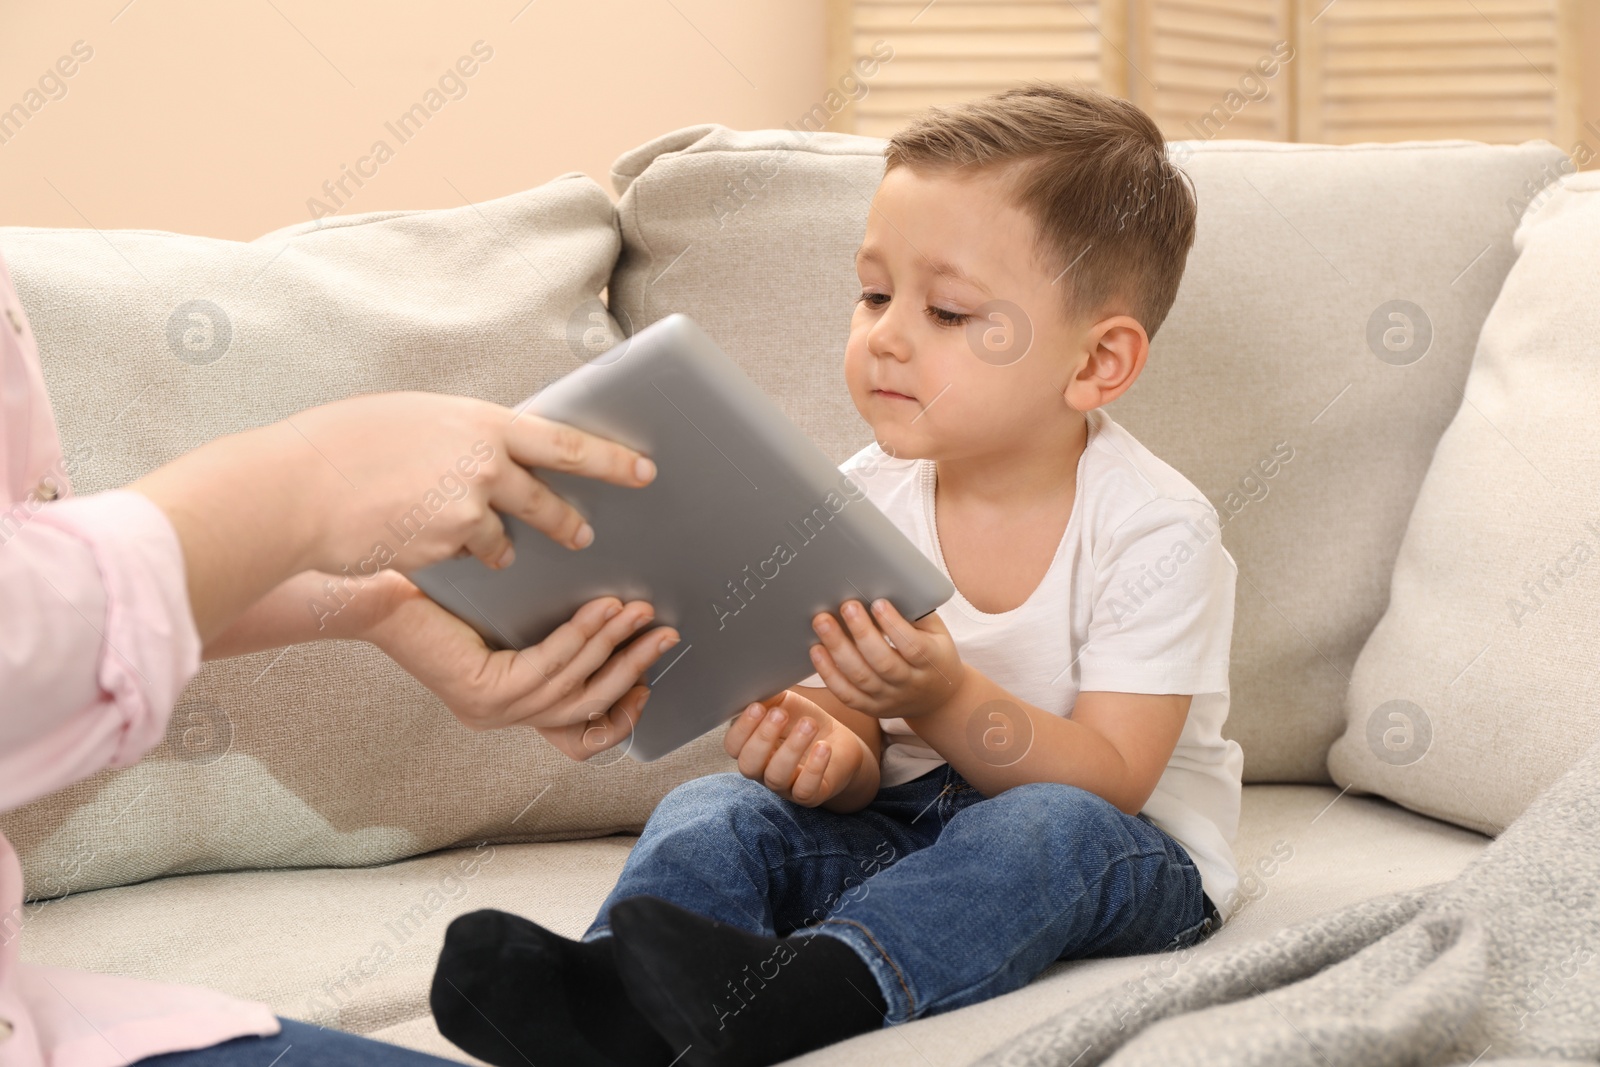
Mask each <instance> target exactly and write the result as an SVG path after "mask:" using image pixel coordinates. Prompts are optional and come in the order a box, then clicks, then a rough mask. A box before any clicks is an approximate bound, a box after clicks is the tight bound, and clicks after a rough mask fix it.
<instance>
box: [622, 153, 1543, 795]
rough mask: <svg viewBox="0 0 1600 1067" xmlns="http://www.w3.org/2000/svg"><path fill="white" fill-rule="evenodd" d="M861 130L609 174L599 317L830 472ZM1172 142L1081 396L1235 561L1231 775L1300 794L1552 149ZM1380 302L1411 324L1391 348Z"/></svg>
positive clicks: (866, 165) (636, 157)
mask: <svg viewBox="0 0 1600 1067" xmlns="http://www.w3.org/2000/svg"><path fill="white" fill-rule="evenodd" d="M883 145H884V142H883V141H882V140H880V139H877V138H868V137H856V136H850V135H845V134H830V133H816V134H801V133H795V132H793V131H786V130H758V131H735V130H730V129H727V128H726V127H723V126H718V125H701V126H692V127H687V128H685V129H681V130H677V131H674V132H672V133H668V134H664V135H663V136H661V137H659V138H656V139H655V140H653V141H650V142H648V143H646V144H644V145H641V146H640V147H638V148H636V149H634V150H633V151H631V152H628V153H626V154H624V155H623V156H621V157H620V158H619V159H618V160H617V161H616V163H615V164H613V167H612V182H613V184H614V185H615V186H616V189H617V192H618V193H619V194H620V197H621V199H620V200H619V202H618V212H619V215H620V221H621V232H622V255H621V258H620V259H619V261H618V264H617V270H616V273H615V275H614V276H613V277H612V280H611V306H612V310H613V312H614V313H615V314H616V315H617V317H618V319H619V321H620V322H621V324H622V325H623V327H624V328H626V329H629V330H630V331H631V330H636V329H638V328H640V327H643V326H646V325H648V324H649V323H651V322H654V321H655V320H657V319H659V318H661V317H663V316H664V315H666V314H668V313H669V312H673V311H682V312H686V313H688V314H689V315H690V316H692V317H693V318H695V319H696V320H697V321H699V322H700V324H701V325H702V326H704V327H705V328H706V329H707V331H708V332H709V333H710V334H711V335H712V336H713V337H715V338H716V339H717V340H718V341H719V342H720V343H721V344H722V345H723V346H724V347H725V348H727V349H728V351H729V352H730V353H731V354H732V355H733V356H734V357H735V358H736V359H738V360H739V361H740V362H741V363H742V365H743V366H744V367H745V369H746V370H747V371H748V372H749V373H750V374H751V376H752V377H753V378H755V380H756V381H757V382H758V383H759V384H760V385H761V386H762V388H764V389H766V390H767V391H768V392H769V393H771V394H772V395H773V396H774V397H776V398H777V400H778V402H779V403H780V404H781V405H782V406H783V407H784V409H785V411H786V412H787V413H788V414H789V416H790V417H791V418H793V419H794V420H795V421H796V422H797V423H799V424H800V425H801V426H802V427H803V428H804V429H805V430H806V432H807V433H809V434H811V436H812V437H813V438H814V439H815V440H817V441H818V442H819V443H820V444H821V446H822V447H823V448H824V449H825V450H826V451H828V452H829V453H830V455H832V456H833V457H834V458H835V460H836V461H839V460H843V459H844V458H845V457H847V456H848V455H850V454H851V453H853V452H854V451H856V450H857V449H859V448H861V447H862V446H863V445H865V444H866V443H867V442H868V441H869V440H870V433H869V430H868V427H867V425H866V423H865V422H863V421H862V420H861V419H860V418H859V416H858V415H857V414H856V412H855V409H854V406H853V405H852V404H851V401H850V398H849V394H848V392H847V391H846V389H845V385H844V379H843V373H842V370H841V366H842V359H843V353H844V343H845V339H846V337H847V336H848V334H849V321H850V314H851V305H852V302H853V300H854V299H855V297H856V296H857V295H858V294H859V292H860V285H859V282H858V280H857V278H856V274H855V269H854V266H853V257H854V254H855V249H856V246H857V245H858V244H859V243H860V240H861V236H862V233H863V229H864V227H865V224H866V218H867V212H868V209H869V206H870V203H871V199H872V194H873V192H874V190H875V189H876V187H877V183H878V181H879V179H880V177H881V175H882V150H883ZM1172 154H1173V157H1174V159H1176V160H1177V161H1179V162H1180V164H1181V165H1182V166H1183V167H1184V168H1185V169H1186V170H1187V171H1188V172H1189V174H1190V175H1191V176H1192V178H1193V181H1194V185H1195V189H1196V196H1197V200H1198V203H1199V222H1198V235H1197V238H1196V242H1195V247H1194V250H1193V251H1192V252H1191V253H1190V256H1189V261H1188V268H1187V270H1186V272H1185V275H1184V280H1183V285H1182V288H1181V289H1180V291H1179V293H1178V298H1177V303H1176V305H1175V306H1174V307H1173V310H1172V312H1171V314H1170V316H1169V317H1168V319H1167V321H1166V323H1165V324H1164V325H1163V326H1162V327H1161V329H1160V331H1159V333H1158V334H1157V336H1156V338H1155V340H1154V343H1153V345H1152V350H1151V356H1150V361H1149V363H1148V365H1147V367H1146V369H1145V371H1144V373H1143V375H1142V376H1141V377H1140V379H1139V381H1138V382H1137V383H1136V384H1135V385H1134V387H1133V388H1132V389H1131V390H1129V392H1128V393H1126V394H1125V395H1124V396H1122V397H1120V398H1118V399H1117V400H1116V401H1114V402H1112V403H1111V404H1110V405H1108V407H1107V410H1108V411H1110V412H1111V414H1112V415H1113V417H1114V418H1116V419H1117V420H1118V421H1119V422H1120V423H1122V425H1124V426H1126V427H1127V428H1128V429H1129V430H1130V431H1132V433H1133V434H1134V436H1135V437H1137V438H1139V440H1140V441H1141V442H1143V443H1144V444H1145V445H1147V446H1148V447H1149V448H1151V449H1152V450H1153V451H1154V452H1155V454H1156V455H1158V456H1160V457H1161V458H1162V459H1164V460H1166V461H1167V462H1168V463H1170V464H1172V465H1173V466H1174V467H1176V468H1177V469H1178V470H1179V471H1180V472H1182V473H1183V474H1184V475H1186V476H1187V477H1188V478H1189V479H1190V480H1191V481H1192V482H1194V483H1195V485H1197V486H1198V487H1199V488H1200V489H1201V491H1202V492H1204V493H1205V494H1206V495H1207V497H1208V498H1209V499H1210V500H1211V502H1212V503H1213V504H1214V505H1215V506H1216V508H1217V511H1218V513H1219V515H1220V516H1221V518H1222V521H1223V540H1224V542H1225V543H1226V545H1227V547H1228V551H1229V552H1230V553H1231V554H1232V555H1233V557H1234V559H1235V561H1236V562H1237V563H1238V565H1239V590H1238V605H1237V612H1236V618H1235V626H1234V639H1233V668H1232V675H1231V681H1232V705H1231V709H1230V713H1229V718H1228V725H1227V728H1226V730H1225V733H1226V734H1227V736H1229V737H1231V738H1233V739H1235V740H1237V741H1238V742H1239V743H1240V745H1241V746H1242V747H1243V748H1244V754H1245V778H1246V780H1247V781H1258V782H1259V781H1289V782H1326V781H1327V780H1328V771H1327V767H1326V759H1327V751H1328V746H1329V744H1330V743H1331V742H1332V741H1333V739H1334V738H1335V737H1336V736H1338V735H1339V733H1340V732H1341V731H1342V729H1343V725H1344V694H1345V687H1346V684H1347V682H1348V679H1349V675H1350V670H1351V666H1352V665H1353V664H1354V662H1355V658H1356V654H1357V652H1358V651H1359V650H1360V648H1361V645H1362V643H1363V642H1364V641H1365V640H1366V638H1367V635H1368V634H1369V633H1370V632H1371V630H1372V627H1373V626H1374V625H1375V624H1376V622H1377V620H1378V617H1379V616H1380V615H1381V614H1382V611H1383V607H1384V599H1385V590H1386V588H1387V582H1388V578H1389V572H1390V568H1391V567H1392V565H1393V562H1394V558H1395V553H1396V550H1397V549H1398V547H1399V543H1400V537H1401V534H1402V532H1403V531H1404V529H1405V524H1406V519H1407V516H1408V515H1409V514H1410V511H1411V505H1412V502H1413V500H1414V499H1415V497H1416V492H1417V487H1418V486H1419V485H1420V484H1421V482H1422V477H1423V473H1424V472H1425V471H1426V469H1427V466H1428V461H1429V458H1430V457H1431V456H1432V453H1433V448H1434V445H1435V444H1436V443H1437V442H1438V440H1439V436H1440V435H1441V434H1442V433H1443V432H1444V428H1445V426H1446V425H1447V424H1448V423H1449V421H1450V418H1451V416H1452V414H1453V413H1454V412H1455V410H1456V408H1457V407H1458V406H1459V404H1460V387H1461V384H1462V382H1463V381H1464V380H1465V378H1466V372H1467V365H1468V362H1469V360H1470V358H1471V356H1472V350H1473V345H1474V343H1475V341H1476V338H1477V335H1478V329H1479V326H1480V325H1481V324H1482V322H1483V319H1484V316H1485V315H1486V314H1487V313H1488V310H1489V306H1490V304H1491V303H1492V302H1493V300H1494V297H1495V294H1496V293H1497V292H1498V291H1499V288H1500V282H1501V280H1502V279H1503V278H1504V277H1505V272H1506V270H1507V268H1508V267H1509V265H1510V263H1511V260H1512V258H1513V253H1512V249H1511V232H1512V229H1513V228H1514V226H1515V224H1516V214H1515V213H1514V212H1512V211H1508V210H1507V204H1508V202H1510V203H1521V202H1525V200H1526V198H1527V196H1528V195H1529V194H1530V192H1531V190H1533V189H1537V188H1538V187H1539V186H1540V185H1542V184H1543V181H1544V180H1545V176H1546V175H1547V174H1549V173H1553V168H1554V164H1555V161H1557V160H1559V159H1560V158H1561V155H1560V153H1559V151H1558V150H1557V149H1556V148H1555V146H1553V145H1550V144H1548V143H1546V142H1542V141H1534V142H1528V143H1527V144H1523V145H1517V146H1506V145H1484V144H1478V143H1473V142H1451V141H1441V142H1422V143H1401V144H1382V145H1370V144H1369V145H1355V146H1348V147H1332V146H1327V145H1311V144H1279V143H1268V142H1258V141H1213V142H1204V143H1202V142H1194V143H1191V142H1177V143H1175V144H1174V145H1173V146H1172ZM1401 300H1403V301H1407V302H1409V303H1410V304H1412V305H1416V306H1418V307H1420V308H1422V309H1424V310H1423V316H1424V317H1425V319H1426V321H1425V322H1424V321H1422V320H1421V319H1419V320H1418V321H1417V322H1416V323H1415V329H1414V330H1413V332H1412V333H1411V335H1410V342H1409V344H1407V343H1406V339H1405V337H1403V336H1398V335H1394V334H1390V335H1389V336H1388V338H1387V340H1388V342H1389V344H1399V345H1401V348H1400V349H1399V350H1391V348H1390V347H1388V345H1386V344H1385V340H1386V338H1385V333H1386V330H1388V328H1389V326H1390V325H1391V324H1390V320H1389V319H1388V314H1389V311H1390V310H1392V309H1391V308H1390V306H1389V305H1390V304H1391V303H1392V302H1394V301H1401ZM1413 318H1417V316H1416V315H1415V314H1413ZM1380 327H1381V328H1380Z"/></svg>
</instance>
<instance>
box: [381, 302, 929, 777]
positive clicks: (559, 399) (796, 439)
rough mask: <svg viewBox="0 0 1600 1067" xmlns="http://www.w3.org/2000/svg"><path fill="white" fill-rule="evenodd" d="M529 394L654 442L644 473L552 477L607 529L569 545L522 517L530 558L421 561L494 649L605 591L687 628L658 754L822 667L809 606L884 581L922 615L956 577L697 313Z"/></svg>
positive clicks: (656, 693)
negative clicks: (496, 566) (609, 478)
mask: <svg viewBox="0 0 1600 1067" xmlns="http://www.w3.org/2000/svg"><path fill="white" fill-rule="evenodd" d="M522 408H523V409H524V410H528V411H531V412H533V413H534V414H538V415H542V416H545V417H547V418H551V419H556V420H559V421H561V422H565V423H569V424H571V425H573V426H576V427H578V428H579V429H583V430H587V431H589V432H591V433H594V434H597V435H599V436H602V437H608V438H610V439H612V440H614V441H620V442H621V443H623V444H626V445H628V446H630V447H632V448H635V449H638V450H639V451H640V452H643V453H645V454H646V455H648V456H650V457H651V458H652V459H653V460H655V463H656V469H657V474H656V478H655V480H654V481H653V482H651V483H650V484H649V485H648V486H645V487H644V488H642V489H629V488H622V487H619V486H613V485H608V484H606V483H604V482H599V481H595V480H593V479H588V478H580V477H576V476H574V475H569V474H565V473H562V472H558V471H550V470H540V471H539V477H540V478H541V479H542V480H543V481H544V482H545V483H546V484H548V485H549V486H550V487H551V488H552V489H554V490H555V491H556V492H558V493H560V494H561V495H562V496H563V497H565V498H566V499H567V500H568V501H570V502H571V503H572V505H573V506H574V507H576V508H577V509H578V510H579V511H580V512H582V513H583V515H584V517H585V518H587V519H588V520H589V523H590V524H591V525H592V526H593V527H594V531H595V539H594V542H593V543H592V544H590V545H589V547H587V548H584V549H579V550H576V551H574V550H572V549H568V548H565V547H562V546H559V545H557V544H555V543H554V542H552V541H551V540H549V539H548V538H547V537H546V536H545V535H544V534H542V533H539V532H538V531H536V530H534V529H533V528H532V527H530V526H527V525H526V524H524V523H522V522H520V521H519V520H517V519H515V518H512V517H510V516H506V517H505V523H506V531H507V533H508V534H509V535H510V537H511V540H512V542H513V543H514V544H515V545H516V562H514V563H513V564H512V565H511V566H510V567H507V568H506V569H505V570H502V571H495V570H491V569H490V568H489V567H487V566H485V565H484V564H482V563H480V562H478V561H477V560H476V559H472V558H466V559H454V560H449V561H446V562H444V563H439V564H435V565H434V566H432V567H428V568H425V569H423V570H421V571H418V572H417V573H415V574H413V575H412V576H411V578H412V580H413V581H414V582H416V584H417V585H418V586H419V587H420V588H421V589H422V591H423V592H425V593H427V594H428V596H430V597H432V598H433V599H434V600H436V601H438V602H439V603H440V604H441V605H443V606H444V607H445V608H446V609H447V610H449V611H451V612H452V613H454V614H455V615H458V616H460V617H461V618H462V619H463V620H465V621H466V622H467V623H468V624H469V625H471V626H472V627H473V628H474V629H475V630H477V631H478V633H480V634H482V635H483V638H484V640H485V641H486V642H488V643H489V644H490V645H491V646H492V647H495V648H518V649H520V648H526V647H528V646H529V645H533V644H537V643H538V642H539V641H541V640H543V639H544V638H545V637H546V636H548V635H549V634H550V632H551V631H553V630H554V629H555V628H556V627H557V626H559V625H561V624H562V623H563V622H566V621H567V620H568V619H570V618H571V617H572V614H573V613H574V612H575V611H577V609H578V608H579V607H581V606H582V605H583V604H585V603H587V602H588V601H590V600H593V599H594V598H595V597H599V596H606V595H613V596H616V597H619V598H621V599H622V600H623V602H627V601H629V600H636V599H639V600H648V601H649V602H650V603H651V604H652V605H653V606H654V607H655V612H656V614H655V621H656V624H662V625H668V626H672V627H674V628H676V629H677V631H678V632H679V634H680V635H681V636H682V640H681V641H680V642H679V644H678V645H677V646H675V647H674V648H671V649H669V650H667V652H666V654H665V655H663V656H662V657H661V659H660V660H658V661H657V662H656V663H655V664H654V665H653V666H652V667H651V668H650V670H649V671H647V672H646V676H645V678H644V679H642V681H644V683H645V684H646V685H648V686H650V689H651V694H650V702H649V703H648V704H647V705H645V709H644V712H643V713H642V714H641V715H640V717H639V724H638V726H637V727H635V729H634V732H633V734H632V736H631V737H630V738H629V740H627V741H624V742H623V743H622V745H619V746H618V747H619V748H620V747H624V746H626V749H627V754H628V755H630V756H632V757H633V758H634V759H636V760H640V761H643V762H649V761H651V760H655V759H659V758H660V757H661V756H664V755H666V754H667V753H669V752H671V751H672V750H673V749H676V748H679V747H680V746H682V745H685V744H687V743H689V742H690V741H693V740H694V739H695V738H697V737H699V736H700V735H702V734H704V733H705V732H706V731H708V730H712V729H714V728H716V727H717V726H719V725H721V724H722V723H725V722H727V721H728V720H729V719H730V718H732V717H733V716H734V715H735V714H737V713H738V712H739V710H740V709H741V708H743V707H744V706H745V705H747V704H749V703H750V702H751V701H753V700H760V699H762V698H764V697H767V696H770V695H772V694H773V693H776V692H778V691H779V690H781V689H784V688H786V687H788V686H791V685H794V684H795V683H796V682H799V681H801V680H802V679H804V678H805V677H807V676H808V675H810V674H811V673H812V670H813V668H812V665H811V659H810V655H809V651H808V650H809V649H810V646H811V645H812V644H814V643H816V640H817V638H816V636H815V634H814V633H813V632H812V629H811V619H812V617H813V616H814V615H816V614H817V612H820V611H829V612H834V613H837V612H838V610H839V605H840V604H842V603H843V602H844V601H846V600H849V599H851V598H852V597H854V598H856V599H859V600H861V601H862V602H863V603H870V602H871V601H872V600H873V599H875V598H877V597H884V598H886V599H887V600H889V601H890V602H891V603H892V604H894V606H895V607H896V608H897V609H899V611H900V612H901V614H903V615H904V616H905V617H906V618H907V619H918V618H921V617H922V616H924V615H926V614H927V613H928V612H930V611H933V610H934V609H935V608H937V607H938V606H939V605H941V604H943V603H944V602H945V601H946V600H948V599H949V598H950V597H951V596H952V595H953V594H954V592H955V588H954V587H953V586H952V585H951V584H950V580H949V579H948V578H946V577H945V575H944V574H943V573H942V572H941V571H940V570H939V568H938V567H937V566H935V565H934V564H933V562H932V561H930V560H929V559H928V558H927V557H926V556H924V555H923V554H922V553H921V552H920V551H918V550H917V548H916V546H915V545H913V544H912V543H911V542H910V541H909V540H907V539H906V537H905V535H904V534H902V533H901V532H900V531H899V530H898V529H897V528H896V527H895V526H894V524H893V523H891V522H890V521H889V519H888V518H887V517H886V516H885V515H884V514H883V512H881V511H879V510H878V509H877V507H876V506H875V505H873V503H872V502H871V501H870V500H868V499H867V497H866V495H865V494H864V493H863V492H862V490H861V489H860V487H859V486H857V485H856V484H855V483H854V482H852V481H851V480H850V479H849V478H848V477H846V476H845V475H843V474H841V473H840V472H839V470H838V468H837V467H835V466H834V464H833V463H832V462H830V461H829V459H828V457H827V456H826V455H825V454H824V453H823V452H822V451H821V450H820V449H819V448H817V446H816V445H815V444H813V443H812V442H811V440H810V439H809V438H807V437H806V436H805V434H804V433H802V432H801V431H800V429H799V428H798V427H796V426H795V425H794V423H792V422H790V421H789V419H788V417H787V416H785V415H784V413H783V412H782V410H780V409H779V407H778V405H777V404H775V403H774V402H773V401H772V400H771V399H770V398H769V397H767V395H766V394H764V393H763V392H762V391H761V390H760V388H759V387H757V385H756V384H755V383H754V382H752V381H751V380H750V379H749V378H748V377H747V376H746V375H745V374H744V372H743V371H741V370H740V369H739V367H738V365H737V364H735V363H734V362H733V360H731V359H730V358H728V356H727V355H726V354H724V353H723V351H722V350H721V349H720V348H718V347H717V344H716V342H714V341H713V340H712V339H711V338H710V337H709V336H707V335H706V333H705V332H704V331H703V330H701V329H700V327H699V326H697V325H696V324H695V323H694V322H693V320H691V319H690V318H688V317H687V316H685V315H681V314H679V315H669V316H668V317H666V318H664V319H661V320H660V321H658V322H655V323H653V324H651V325H650V326H647V327H645V328H644V329H642V330H640V331H639V332H638V333H636V334H635V335H634V336H633V337H631V338H628V339H627V340H625V341H623V342H622V343H621V344H619V345H617V346H616V347H614V348H612V349H610V350H609V351H607V352H605V353H603V354H602V355H599V356H597V357H595V358H594V359H592V360H591V361H589V362H588V363H585V364H584V365H582V366H581V367H579V368H578V369H577V370H575V371H573V372H572V373H570V374H568V375H566V376H565V377H563V378H561V379H559V380H557V381H555V382H553V383H551V384H550V385H549V386H547V387H546V388H544V389H542V390H540V391H539V392H538V393H537V394H536V395H534V396H533V397H532V398H530V399H529V400H528V401H526V402H525V404H524V405H522Z"/></svg>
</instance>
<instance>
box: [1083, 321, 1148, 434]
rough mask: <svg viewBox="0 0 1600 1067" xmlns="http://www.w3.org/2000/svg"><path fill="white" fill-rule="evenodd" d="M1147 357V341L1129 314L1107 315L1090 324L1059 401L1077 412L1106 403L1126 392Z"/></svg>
mask: <svg viewBox="0 0 1600 1067" xmlns="http://www.w3.org/2000/svg"><path fill="white" fill-rule="evenodd" d="M1149 356H1150V338H1149V336H1148V335H1147V334H1146V333H1145V332H1144V327H1143V326H1142V325H1140V323H1139V320H1138V319H1136V318H1134V317H1133V316H1131V315H1111V316H1108V317H1107V318H1104V319H1101V320H1100V321H1099V322H1096V323H1094V324H1093V325H1091V326H1090V327H1089V328H1088V330H1087V331H1086V332H1085V333H1084V335H1083V346H1082V347H1081V348H1080V349H1079V350H1078V367H1077V370H1076V371H1075V372H1074V373H1073V376H1072V378H1071V380H1070V381H1068V382H1067V387H1066V389H1065V390H1063V392H1062V398H1063V399H1064V400H1066V402H1067V404H1068V406H1070V407H1072V408H1073V409H1074V410H1077V411H1090V410H1092V409H1094V408H1097V407H1101V406H1102V405H1105V404H1109V403H1111V401H1113V400H1115V399H1116V398H1117V397H1119V396H1121V395H1122V394H1123V393H1125V392H1127V391H1128V388H1129V387H1130V386H1132V385H1133V383H1134V380H1135V379H1137V378H1138V377H1139V372H1141V371H1142V370H1144V364H1145V360H1146V359H1148V358H1149Z"/></svg>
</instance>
